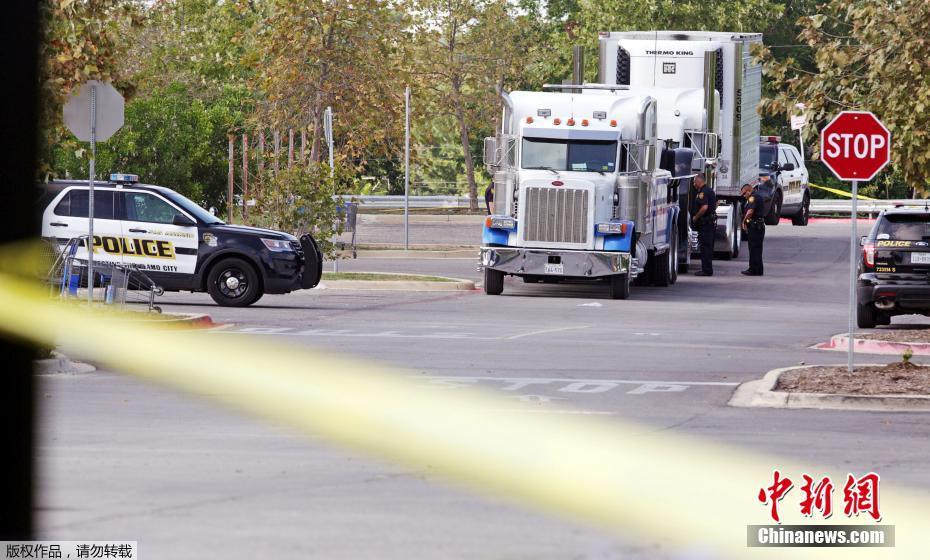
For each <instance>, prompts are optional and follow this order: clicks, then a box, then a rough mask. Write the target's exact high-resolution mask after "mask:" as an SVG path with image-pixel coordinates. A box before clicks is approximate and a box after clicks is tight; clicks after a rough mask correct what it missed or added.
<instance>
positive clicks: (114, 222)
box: [40, 174, 323, 307]
mask: <svg viewBox="0 0 930 560" xmlns="http://www.w3.org/2000/svg"><path fill="white" fill-rule="evenodd" d="M40 187H41V189H40V190H41V195H40V196H41V202H40V205H41V206H40V208H43V213H42V237H43V238H45V239H48V240H53V241H55V242H57V245H58V246H59V247H61V246H63V245H65V244H66V243H67V242H68V241H69V240H70V239H72V238H74V237H79V236H82V235H87V231H88V221H89V220H88V214H89V209H88V206H89V188H88V182H87V181H73V180H54V181H51V182H49V183H45V184H43V185H41V186H40ZM93 251H94V262H95V263H103V264H107V263H110V264H120V265H124V266H128V267H131V268H135V269H138V270H141V271H143V272H144V273H145V274H146V275H147V276H149V278H151V279H152V280H153V281H154V282H155V283H156V284H157V285H159V286H160V287H161V288H163V289H164V290H166V291H181V290H184V291H192V292H208V293H209V294H210V296H211V297H212V298H213V300H214V301H215V302H216V303H218V304H220V305H223V306H231V307H243V306H247V305H251V304H253V303H255V302H256V301H258V299H259V298H261V297H262V295H263V294H285V293H288V292H292V291H294V290H300V289H306V288H312V287H314V286H316V285H317V284H318V283H319V281H320V277H321V275H322V270H323V256H322V254H321V252H320V249H319V247H318V245H317V243H316V241H315V240H314V239H313V238H312V237H311V236H310V235H304V236H302V237H301V238H300V239H297V238H296V237H294V236H293V235H290V234H287V233H283V232H280V231H274V230H270V229H260V228H253V227H246V226H237V225H230V224H226V223H224V222H223V221H222V220H220V219H219V218H217V217H216V216H214V215H213V214H211V213H210V212H208V211H206V210H204V209H203V208H201V207H200V206H198V205H197V204H195V203H193V202H191V201H190V200H188V199H187V198H185V197H184V196H182V195H181V194H179V193H177V192H175V191H173V190H171V189H167V188H164V187H159V186H155V185H145V184H141V183H139V182H138V177H137V176H135V175H125V174H114V175H111V176H110V180H109V181H95V182H94V239H93ZM75 257H76V258H77V259H80V260H84V259H87V249H86V247H85V246H84V245H82V246H81V248H80V249H79V250H78V252H77V254H76V255H75Z"/></svg>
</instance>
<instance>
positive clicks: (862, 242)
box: [859, 235, 869, 247]
mask: <svg viewBox="0 0 930 560" xmlns="http://www.w3.org/2000/svg"><path fill="white" fill-rule="evenodd" d="M868 242H869V236H868V235H863V236H862V237H860V238H859V246H860V247H861V246H863V245H865V244H866V243H868Z"/></svg>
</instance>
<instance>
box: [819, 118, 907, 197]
mask: <svg viewBox="0 0 930 560" xmlns="http://www.w3.org/2000/svg"><path fill="white" fill-rule="evenodd" d="M820 159H821V160H823V163H824V165H826V166H827V167H829V168H830V171H832V172H833V174H834V175H836V176H837V177H839V178H840V179H842V180H844V181H868V180H869V179H871V178H872V177H875V175H876V174H877V173H878V172H879V171H881V170H882V168H883V167H885V166H886V165H888V161H889V160H890V159H891V133H890V132H888V129H887V128H885V125H883V124H882V121H880V120H878V118H877V117H876V116H875V115H873V114H872V113H870V112H869V111H843V112H842V113H840V114H839V115H837V116H836V118H835V119H833V120H832V121H830V124H828V125H827V126H825V127H823V130H821V131H820Z"/></svg>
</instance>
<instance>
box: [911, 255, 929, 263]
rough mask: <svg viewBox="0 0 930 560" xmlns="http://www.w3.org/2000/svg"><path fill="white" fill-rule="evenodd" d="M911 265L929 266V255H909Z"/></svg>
mask: <svg viewBox="0 0 930 560" xmlns="http://www.w3.org/2000/svg"><path fill="white" fill-rule="evenodd" d="M911 264H930V253H911Z"/></svg>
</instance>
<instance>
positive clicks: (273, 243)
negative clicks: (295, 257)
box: [262, 237, 292, 251]
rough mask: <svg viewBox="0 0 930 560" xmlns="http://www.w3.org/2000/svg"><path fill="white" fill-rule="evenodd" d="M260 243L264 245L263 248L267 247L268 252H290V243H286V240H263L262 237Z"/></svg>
mask: <svg viewBox="0 0 930 560" xmlns="http://www.w3.org/2000/svg"><path fill="white" fill-rule="evenodd" d="M262 243H264V244H265V247H267V248H268V250H269V251H290V250H292V249H291V242H290V241H288V240H287V239H265V238H264V237H263V238H262Z"/></svg>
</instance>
